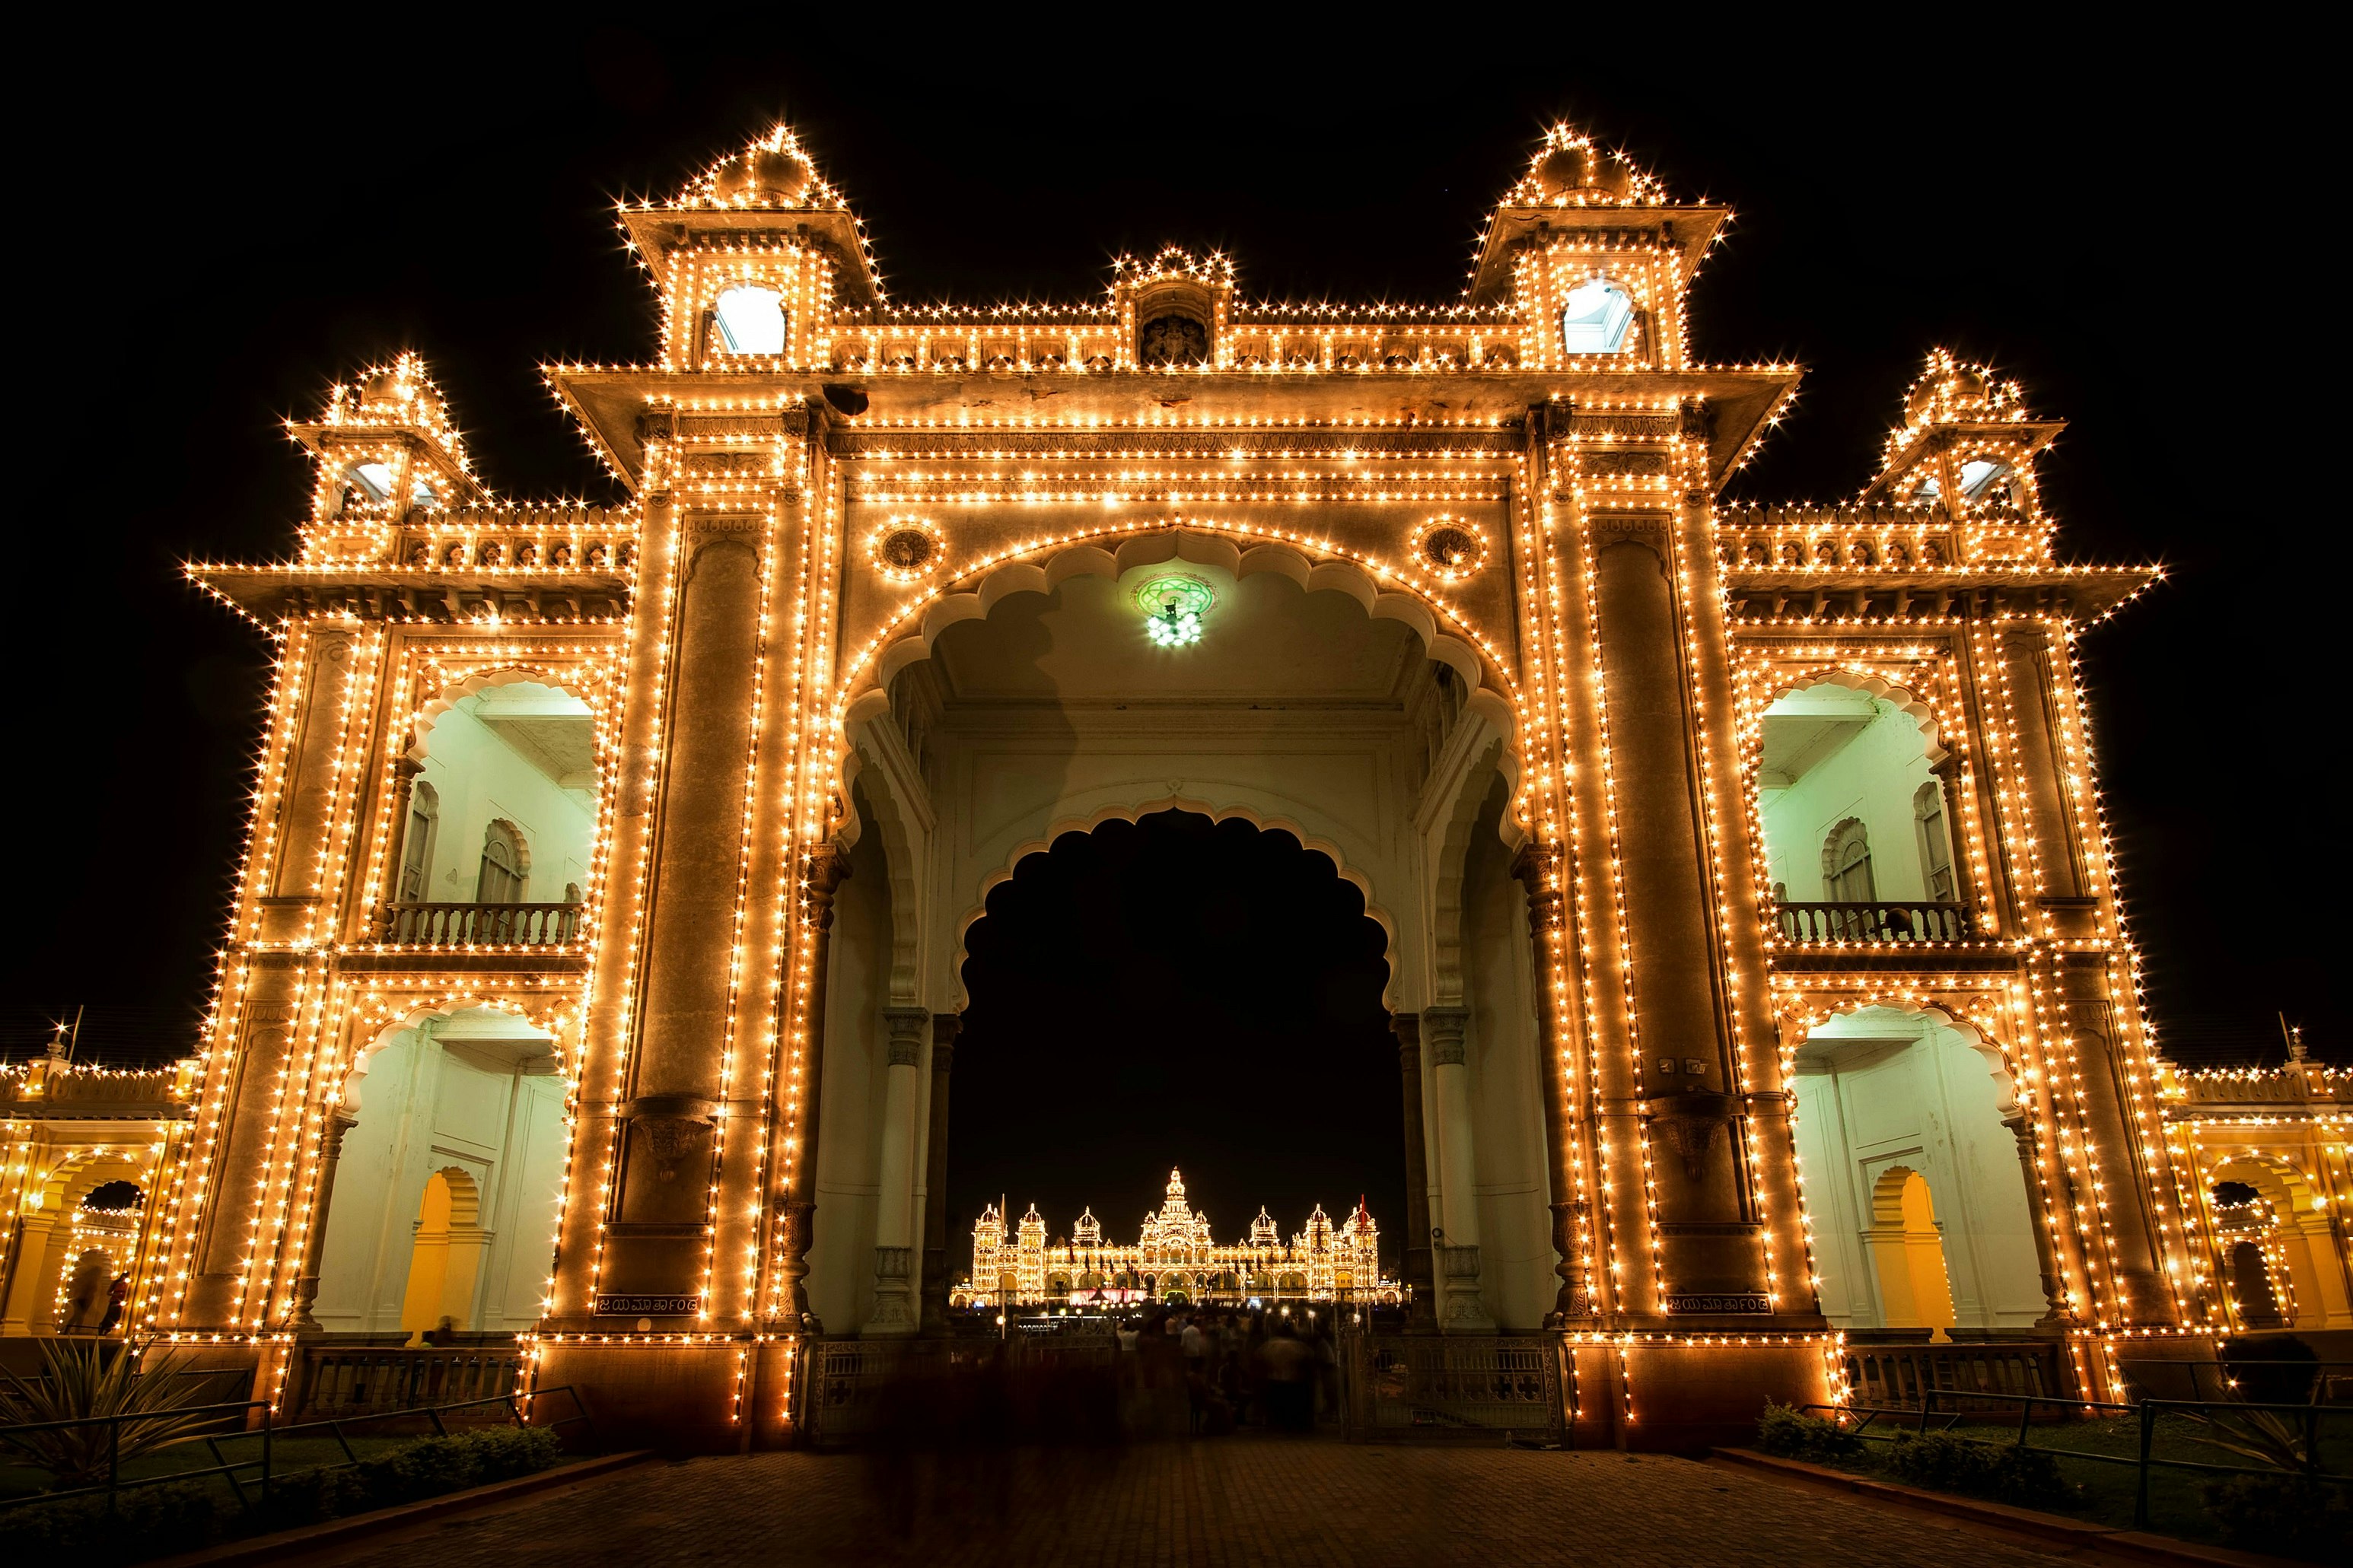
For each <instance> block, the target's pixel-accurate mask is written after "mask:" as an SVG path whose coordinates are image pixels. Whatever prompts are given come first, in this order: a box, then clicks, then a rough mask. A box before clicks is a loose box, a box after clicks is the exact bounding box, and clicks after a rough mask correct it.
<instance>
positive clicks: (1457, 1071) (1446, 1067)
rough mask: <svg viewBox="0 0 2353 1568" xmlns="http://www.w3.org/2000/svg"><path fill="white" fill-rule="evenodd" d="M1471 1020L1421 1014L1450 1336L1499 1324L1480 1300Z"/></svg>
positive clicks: (1438, 1011)
mask: <svg viewBox="0 0 2353 1568" xmlns="http://www.w3.org/2000/svg"><path fill="white" fill-rule="evenodd" d="M1470 1020H1471V1016H1470V1015H1469V1014H1468V1013H1466V1012H1464V1011H1463V1010H1462V1009H1461V1008H1460V1007H1432V1008H1430V1009H1428V1010H1427V1011H1425V1012H1424V1013H1423V1014H1422V1016H1421V1027H1422V1032H1423V1034H1424V1035H1425V1036H1426V1037H1428V1041H1429V1046H1430V1087H1431V1089H1433V1091H1434V1092H1435V1093H1436V1094H1437V1097H1438V1117H1437V1121H1438V1169H1439V1194H1438V1195H1439V1198H1440V1204H1441V1205H1442V1207H1443V1211H1444V1224H1443V1225H1442V1226H1440V1234H1441V1235H1442V1237H1443V1239H1442V1240H1440V1241H1437V1242H1436V1243H1435V1245H1436V1247H1437V1250H1438V1256H1439V1260H1440V1266H1441V1268H1443V1271H1444V1273H1445V1276H1446V1307H1445V1316H1444V1320H1443V1328H1444V1331H1445V1332H1447V1333H1450V1334H1451V1333H1465V1334H1492V1333H1493V1332H1494V1331H1495V1320H1494V1319H1493V1317H1492V1316H1490V1315H1489V1313H1488V1311H1487V1309H1486V1306H1485V1304H1484V1303H1483V1302H1482V1300H1480V1297H1479V1193H1478V1187H1477V1180H1478V1162H1477V1161H1476V1159H1475V1158H1474V1157H1473V1154H1472V1141H1471V1068H1470V1067H1469V1065H1468V1063H1467V1062H1466V1061H1465V1060H1464V1055H1465V1049H1464V1044H1465V1043H1464V1040H1463V1031H1464V1028H1465V1026H1467V1025H1468V1024H1469V1023H1470Z"/></svg>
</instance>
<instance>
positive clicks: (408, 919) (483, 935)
mask: <svg viewBox="0 0 2353 1568" xmlns="http://www.w3.org/2000/svg"><path fill="white" fill-rule="evenodd" d="M580 913H581V906H580V905H579V904H576V903H560V904H477V903H399V904H388V905H385V906H384V912H383V916H382V919H381V921H380V922H379V924H378V928H377V933H376V934H377V940H378V941H380V942H399V943H403V944H405V945H408V946H417V947H463V946H472V947H561V946H563V945H564V944H565V943H566V942H573V941H575V940H576V939H577V938H578V936H579V934H580Z"/></svg>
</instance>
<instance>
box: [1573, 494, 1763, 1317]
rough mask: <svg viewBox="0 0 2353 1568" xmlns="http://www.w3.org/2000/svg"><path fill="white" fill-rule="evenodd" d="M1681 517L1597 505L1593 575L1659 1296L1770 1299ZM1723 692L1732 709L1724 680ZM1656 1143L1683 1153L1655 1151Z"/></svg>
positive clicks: (1692, 1307)
mask: <svg viewBox="0 0 2353 1568" xmlns="http://www.w3.org/2000/svg"><path fill="white" fill-rule="evenodd" d="M1676 526H1677V524H1676V522H1675V520H1674V519H1672V518H1670V517H1668V516H1665V515H1660V516H1656V517H1651V518H1644V517H1641V516H1632V515H1622V516H1621V515H1613V516H1610V517H1608V518H1604V519H1599V520H1597V521H1595V522H1594V523H1593V525H1592V549H1593V571H1592V577H1593V584H1594V610H1595V615H1596V617H1597V620H1598V628H1597V642H1598V646H1599V648H1600V662H1601V692H1602V701H1603V705H1604V707H1605V709H1606V710H1607V712H1608V715H1609V750H1610V761H1611V768H1612V773H1613V776H1614V779H1615V781H1616V790H1615V800H1616V804H1617V827H1618V872H1619V880H1620V885H1621V887H1622V888H1623V889H1624V893H1623V899H1624V904H1623V907H1624V911H1625V917H1624V918H1625V931H1626V945H1627V962H1628V963H1629V965H1630V968H1631V971H1632V976H1631V984H1630V993H1631V996H1632V1000H1633V1004H1634V1006H1633V1011H1634V1015H1635V1025H1636V1036H1637V1038H1638V1039H1639V1041H1640V1054H1641V1063H1640V1066H1641V1069H1642V1077H1641V1079H1640V1080H1639V1081H1638V1083H1637V1084H1636V1086H1635V1089H1636V1092H1637V1093H1638V1094H1640V1095H1641V1097H1642V1098H1643V1099H1644V1100H1646V1101H1647V1103H1648V1109H1649V1111H1650V1113H1651V1118H1652V1120H1651V1136H1652V1137H1653V1139H1654V1142H1653V1146H1652V1147H1653V1158H1652V1161H1651V1180H1652V1182H1654V1183H1655V1213H1656V1215H1657V1219H1658V1222H1659V1254H1660V1265H1661V1266H1660V1269H1659V1273H1660V1275H1661V1277H1662V1282H1663V1283H1664V1285H1665V1287H1666V1291H1667V1293H1668V1295H1669V1297H1670V1300H1667V1301H1665V1302H1662V1306H1663V1307H1665V1308H1666V1310H1668V1311H1669V1312H1674V1311H1677V1310H1682V1311H1685V1312H1701V1313H1705V1314H1709V1315H1714V1314H1715V1313H1719V1312H1722V1311H1725V1310H1743V1309H1746V1310H1752V1311H1753V1310H1756V1309H1757V1308H1761V1307H1763V1306H1764V1305H1766V1302H1765V1300H1764V1298H1765V1297H1766V1296H1767V1289H1766V1281H1767V1275H1766V1268H1765V1248H1764V1237H1763V1227H1762V1226H1761V1225H1759V1224H1758V1223H1757V1219H1756V1215H1755V1212H1754V1210H1753V1208H1752V1206H1751V1205H1750V1204H1749V1203H1748V1201H1747V1197H1746V1192H1745V1190H1744V1183H1743V1180H1742V1172H1741V1169H1740V1159H1739V1155H1738V1152H1737V1144H1736V1140H1737V1138H1738V1136H1739V1130H1738V1128H1737V1127H1736V1126H1735V1125H1733V1113H1734V1110H1735V1109H1736V1105H1737V1101H1736V1100H1734V1099H1733V1098H1732V1097H1731V1095H1730V1094H1729V1093H1728V1092H1727V1089H1728V1086H1729V1083H1730V1080H1731V1072H1732V1069H1731V1044H1732V1042H1731V1039H1730V1037H1729V1032H1728V1027H1729V1019H1728V1016H1727V1012H1726V1006H1725V1003H1726V1001H1727V999H1728V998H1729V997H1730V994H1731V992H1730V988H1729V986H1728V985H1727V984H1726V982H1725V966H1724V963H1723V954H1722V952H1721V946H1720V935H1721V933H1720V932H1719V931H1718V930H1717V929H1716V924H1715V920H1714V918H1713V904H1712V901H1711V899H1710V896H1709V887H1710V876H1711V871H1710V867H1711V860H1710V856H1709V852H1708V848H1707V846H1706V844H1705V843H1704V840H1703V838H1702V835H1701V824H1702V816H1703V814H1702V810H1701V805H1702V802H1701V800H1700V797H1699V795H1698V793H1697V790H1698V780H1699V770H1700V768H1701V767H1702V766H1703V765H1704V762H1705V757H1704V753H1703V752H1702V751H1701V749H1700V746H1699V736H1698V733H1697V729H1696V721H1695V716H1694V712H1693V710H1692V701H1693V687H1692V681H1693V672H1692V670H1691V669H1689V668H1687V667H1686V664H1685V660H1684V658H1683V649H1684V645H1685V628H1684V616H1685V614H1686V613H1690V614H1694V615H1705V614H1712V613H1713V604H1712V602H1709V603H1706V604H1704V605H1694V606H1691V607H1690V608H1689V610H1688V612H1687V611H1686V608H1685V606H1683V605H1681V604H1680V603H1679V590H1678V586H1677V578H1676V574H1675V573H1674V571H1673V568H1672V563H1673V561H1674V560H1675V548H1674V540H1673V531H1674V529H1675V527H1676ZM1698 569H1699V568H1694V570H1698ZM1718 696H1719V698H1720V699H1723V700H1724V706H1725V708H1726V709H1728V708H1729V706H1730V704H1729V701H1728V697H1729V693H1728V692H1722V693H1718ZM1746 984H1749V985H1757V984H1761V979H1760V977H1758V976H1757V975H1755V974H1754V973H1752V974H1751V975H1749V976H1748V977H1747V979H1746ZM1660 1142H1664V1143H1665V1144H1666V1145H1667V1146H1668V1148H1669V1149H1670V1150H1672V1154H1673V1155H1674V1156H1678V1157H1672V1158H1661V1157H1659V1156H1660V1155H1661V1154H1662V1153H1664V1152H1666V1151H1662V1150H1660V1149H1659V1147H1658V1144H1659V1143H1660ZM1642 1195H1643V1194H1641V1192H1640V1191H1637V1192H1635V1193H1633V1194H1624V1193H1621V1194H1620V1209H1619V1214H1618V1215H1617V1216H1616V1217H1617V1225H1618V1234H1619V1235H1620V1237H1632V1236H1635V1235H1637V1234H1639V1231H1638V1229H1637V1227H1638V1226H1640V1225H1641V1224H1642V1223H1643V1215H1641V1208H1640V1204H1641V1197H1642ZM1629 1199H1630V1200H1632V1201H1631V1203H1629V1202H1628V1200H1629ZM1621 1245H1622V1242H1621ZM1744 1315H1745V1314H1744Z"/></svg>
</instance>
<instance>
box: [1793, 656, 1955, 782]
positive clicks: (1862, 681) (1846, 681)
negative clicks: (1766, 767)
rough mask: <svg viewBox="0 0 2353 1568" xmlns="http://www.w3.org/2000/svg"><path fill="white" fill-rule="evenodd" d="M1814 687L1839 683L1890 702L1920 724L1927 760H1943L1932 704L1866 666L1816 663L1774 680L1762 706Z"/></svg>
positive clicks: (1934, 707) (1938, 761) (1940, 722)
mask: <svg viewBox="0 0 2353 1568" xmlns="http://www.w3.org/2000/svg"><path fill="white" fill-rule="evenodd" d="M1817 686H1843V687H1845V688H1846V689H1848V690H1850V691H1860V692H1862V694H1863V695H1864V696H1866V697H1876V698H1878V699H1879V700H1882V701H1883V702H1892V703H1894V705H1895V706H1896V707H1898V708H1900V709H1902V710H1904V711H1905V712H1906V713H1908V714H1910V715H1911V716H1912V721H1913V722H1914V723H1915V724H1917V725H1919V726H1920V740H1921V743H1922V744H1923V745H1925V746H1926V748H1927V752H1928V761H1929V762H1930V763H1940V762H1942V761H1944V759H1945V754H1946V751H1947V748H1946V746H1945V744H1944V742H1941V741H1939V740H1938V739H1937V738H1936V732H1937V731H1938V730H1939V729H1941V728H1942V727H1943V724H1942V721H1940V720H1939V719H1938V718H1937V717H1936V705H1935V704H1934V703H1932V702H1931V701H1929V700H1928V699H1926V698H1925V697H1923V696H1921V695H1920V694H1919V693H1917V692H1915V691H1914V690H1913V689H1911V688H1910V687H1907V686H1902V685H1899V684H1897V683H1896V682H1894V681H1892V680H1889V679H1886V678H1885V677H1884V676H1881V675H1875V674H1873V672H1871V671H1870V670H1867V669H1853V668H1848V667H1847V666H1845V665H1836V664H1827V665H1822V666H1820V667H1818V668H1813V669H1810V670H1807V671H1806V672H1805V673H1804V674H1802V675H1799V676H1797V677H1794V678H1792V679H1788V680H1779V681H1776V682H1774V684H1773V685H1772V686H1771V688H1769V689H1767V693H1766V697H1765V705H1766V706H1767V707H1768V708H1769V707H1771V706H1772V705H1773V704H1774V703H1775V702H1778V701H1779V700H1781V699H1782V698H1784V697H1787V696H1788V695H1789V694H1790V693H1791V692H1793V691H1806V690H1810V689H1812V688H1814V687H1817Z"/></svg>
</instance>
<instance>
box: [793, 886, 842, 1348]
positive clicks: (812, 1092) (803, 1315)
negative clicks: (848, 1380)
mask: <svg viewBox="0 0 2353 1568" xmlns="http://www.w3.org/2000/svg"><path fill="white" fill-rule="evenodd" d="M848 877H849V856H848V855H847V854H845V853H843V852H842V851H841V850H840V849H839V848H838V847H835V846H833V845H831V844H820V845H818V847H816V848H814V849H811V850H810V851H809V855H808V879H807V884H806V886H807V895H808V897H807V907H806V910H805V911H804V913H803V915H802V919H803V920H804V921H806V922H807V925H808V928H809V937H808V940H809V942H811V944H812V947H811V951H810V953H809V1011H808V1018H809V1023H808V1037H807V1040H806V1041H805V1042H804V1043H803V1046H802V1049H803V1050H804V1051H805V1052H806V1053H807V1066H806V1067H805V1068H803V1070H802V1073H801V1139H800V1143H801V1147H800V1159H799V1161H798V1163H797V1164H796V1165H795V1166H794V1169H793V1177H792V1185H791V1189H790V1193H789V1195H788V1196H787V1197H786V1199H785V1201H784V1203H783V1204H782V1205H779V1208H778V1212H777V1215H776V1230H777V1237H776V1278H777V1279H778V1282H779V1283H780V1284H781V1285H782V1286H783V1288H784V1297H785V1314H784V1319H783V1322H784V1324H785V1326H786V1328H788V1329H797V1330H798V1331H800V1332H803V1333H810V1334H815V1333H822V1332H824V1331H825V1325H824V1324H822V1323H820V1322H819V1321H818V1318H817V1314H816V1313H814V1312H812V1311H810V1310H809V1305H808V1285H807V1280H808V1248H809V1240H810V1237H811V1235H812V1225H813V1222H814V1221H815V1220H816V1217H817V1156H818V1123H819V1120H820V1113H821V1112H822V1110H823V1109H824V1106H825V1093H824V1090H825V1046H826V963H827V958H828V949H829V948H830V946H831V945H832V931H833V895H834V892H835V891H836V889H839V887H840V886H841V884H842V882H843V881H844V880H845V879H848Z"/></svg>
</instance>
